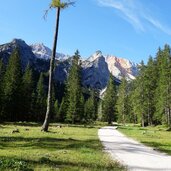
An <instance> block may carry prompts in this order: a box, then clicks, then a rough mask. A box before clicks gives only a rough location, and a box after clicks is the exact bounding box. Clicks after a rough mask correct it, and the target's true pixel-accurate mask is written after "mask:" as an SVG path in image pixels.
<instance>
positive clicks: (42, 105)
mask: <svg viewBox="0 0 171 171" xmlns="http://www.w3.org/2000/svg"><path fill="white" fill-rule="evenodd" d="M36 96H37V97H36V109H37V110H36V118H37V120H38V121H42V119H43V116H44V112H45V111H46V93H45V88H44V78H43V73H41V74H40V77H39V81H38V83H37V89H36Z"/></svg>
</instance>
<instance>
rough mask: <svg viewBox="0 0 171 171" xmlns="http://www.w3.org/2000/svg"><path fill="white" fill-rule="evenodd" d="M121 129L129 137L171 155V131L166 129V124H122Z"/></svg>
mask: <svg viewBox="0 0 171 171" xmlns="http://www.w3.org/2000/svg"><path fill="white" fill-rule="evenodd" d="M119 130H120V131H121V132H122V133H124V134H126V135H127V136H129V137H132V138H134V139H136V140H138V141H140V142H142V143H144V144H146V145H148V146H151V147H154V150H160V151H163V152H166V153H167V154H170V155H171V132H169V131H166V130H167V128H166V127H165V126H156V127H145V128H142V127H140V126H139V125H133V124H132V125H131V124H130V125H127V126H120V127H119Z"/></svg>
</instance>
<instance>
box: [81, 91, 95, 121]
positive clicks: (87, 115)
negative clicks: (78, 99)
mask: <svg viewBox="0 0 171 171" xmlns="http://www.w3.org/2000/svg"><path fill="white" fill-rule="evenodd" d="M96 118H97V116H96V105H95V97H94V92H92V93H91V96H90V97H89V98H88V100H87V101H86V102H85V106H84V120H85V122H87V123H88V122H92V121H95V120H96Z"/></svg>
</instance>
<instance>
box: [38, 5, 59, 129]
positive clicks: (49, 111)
mask: <svg viewBox="0 0 171 171" xmlns="http://www.w3.org/2000/svg"><path fill="white" fill-rule="evenodd" d="M59 18H60V7H58V9H57V13H56V29H55V34H54V42H53V50H52V56H51V60H50V69H49V87H48V98H47V110H46V116H45V120H44V123H43V125H42V129H41V130H42V131H45V132H47V131H48V127H49V120H50V114H51V110H52V80H53V71H54V62H55V56H56V47H57V40H58V30H59Z"/></svg>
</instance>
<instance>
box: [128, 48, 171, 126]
mask: <svg viewBox="0 0 171 171" xmlns="http://www.w3.org/2000/svg"><path fill="white" fill-rule="evenodd" d="M132 85H133V87H132V89H131V91H130V92H129V96H130V97H131V98H130V99H131V103H130V104H131V113H129V115H132V116H133V118H135V116H136V118H137V119H138V120H139V121H141V123H142V126H147V125H157V124H161V123H162V122H164V123H166V124H167V125H168V126H169V127H171V86H170V85H171V53H170V47H169V46H168V45H165V47H164V49H163V50H162V49H160V48H159V50H158V52H157V55H156V58H155V59H153V58H152V57H150V58H149V60H148V63H147V65H144V64H143V63H141V65H140V70H139V76H138V77H137V78H136V80H134V81H133V83H132Z"/></svg>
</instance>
